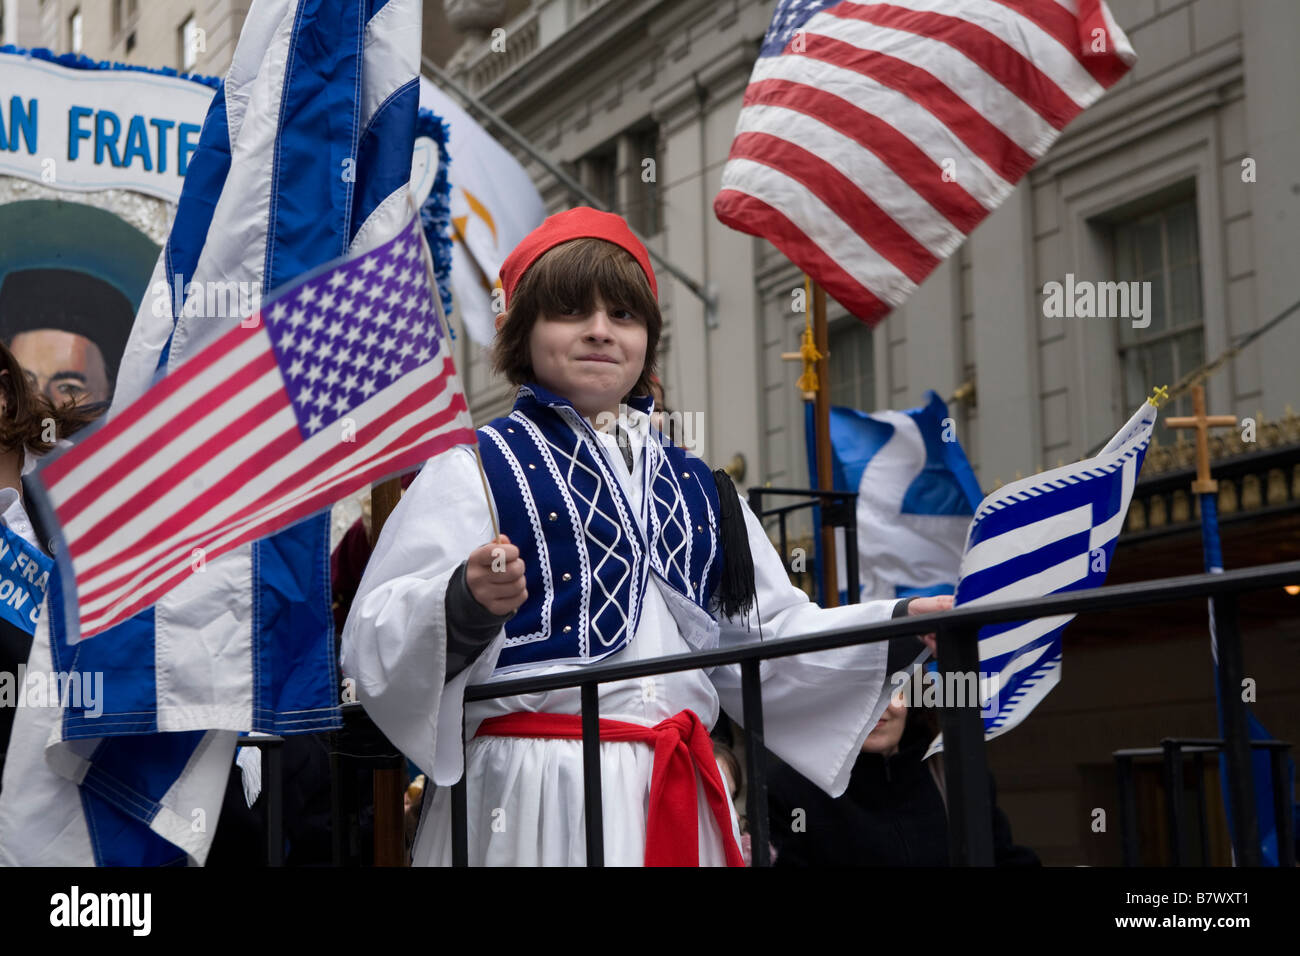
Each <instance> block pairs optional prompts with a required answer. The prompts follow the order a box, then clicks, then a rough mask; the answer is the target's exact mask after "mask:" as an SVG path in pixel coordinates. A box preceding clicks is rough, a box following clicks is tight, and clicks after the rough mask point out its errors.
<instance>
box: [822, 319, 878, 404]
mask: <svg viewBox="0 0 1300 956" xmlns="http://www.w3.org/2000/svg"><path fill="white" fill-rule="evenodd" d="M827 344H828V347H829V349H830V355H829V356H827V360H826V361H827V365H828V368H829V372H830V377H831V382H830V385H831V404H832V405H843V406H845V407H847V408H856V409H857V410H858V411H862V412H870V411H874V410H875V407H876V361H875V352H874V351H873V349H872V335H871V330H870V329H869V328H867V327H866V325H864V324H863V323H861V322H859V321H858V320H857V319H855V318H853V317H852V316H850V317H849V318H847V319H844V320H842V321H839V322H836V323H835V324H833V325H832V326H831V327H830V329H828V330H827Z"/></svg>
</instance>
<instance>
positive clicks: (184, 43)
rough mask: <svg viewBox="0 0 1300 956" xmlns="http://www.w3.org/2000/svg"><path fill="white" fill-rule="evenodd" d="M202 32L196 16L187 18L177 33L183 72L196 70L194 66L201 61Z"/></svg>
mask: <svg viewBox="0 0 1300 956" xmlns="http://www.w3.org/2000/svg"><path fill="white" fill-rule="evenodd" d="M201 33H202V31H200V30H199V25H198V23H196V22H195V20H194V14H190V15H189V16H188V17H186V18H185V22H184V23H182V24H181V26H180V29H179V30H178V31H177V33H176V36H177V41H178V42H179V43H180V46H181V50H180V54H181V55H180V63H181V70H182V71H185V72H189V71H190V70H192V69H194V64H195V63H197V62H198V61H199V49H200V47H201V46H202V39H201Z"/></svg>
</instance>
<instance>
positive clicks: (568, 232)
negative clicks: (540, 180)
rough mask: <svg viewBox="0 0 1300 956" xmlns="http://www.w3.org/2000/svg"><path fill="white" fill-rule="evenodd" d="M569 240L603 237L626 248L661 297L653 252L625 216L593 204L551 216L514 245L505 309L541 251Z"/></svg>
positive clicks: (505, 273)
mask: <svg viewBox="0 0 1300 956" xmlns="http://www.w3.org/2000/svg"><path fill="white" fill-rule="evenodd" d="M570 239H604V240H605V241H606V242H612V243H614V245H616V246H619V247H621V248H623V249H626V250H627V251H628V252H629V253H630V254H631V256H632V258H633V259H635V260H636V261H637V264H638V265H640V266H641V271H642V272H644V273H645V277H646V278H647V279H649V280H650V292H651V294H652V295H654V297H655V298H656V299H657V298H659V286H658V284H657V283H656V282H655V271H654V269H652V268H650V254H649V253H648V252H646V248H645V246H644V245H642V244H641V240H640V239H638V238H637V237H636V236H634V235H633V234H632V230H631V229H629V228H628V226H627V223H626V222H625V221H624V220H623V217H622V216H616V215H614V214H613V213H610V212H601V211H600V210H599V209H592V208H591V207H590V206H578V207H577V208H576V209H569V210H567V211H565V212H557V213H556V214H555V215H554V216H549V217H547V219H546V220H545V221H544V222H543V223H542V224H541V225H540V226H538V227H537V228H536V229H534V230H533V231H532V232H530V233H529V234H528V235H527V236H525V237H524V240H523V242H521V243H519V245H517V246H515V249H514V252H512V253H510V255H508V256H506V261H505V262H503V263H501V287H502V289H504V290H505V294H506V303H505V304H506V308H510V297H511V296H512V295H514V291H515V286H517V285H518V284H519V280H520V279H521V278H523V275H524V273H525V272H527V271H528V267H529V266H531V265H532V264H533V263H534V262H536V261H537V260H538V258H539V257H540V256H541V255H542V253H544V252H546V251H548V250H550V249H554V248H555V247H556V246H558V245H559V244H560V243H562V242H568V241H569V240H570Z"/></svg>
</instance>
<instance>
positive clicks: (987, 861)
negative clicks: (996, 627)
mask: <svg viewBox="0 0 1300 956" xmlns="http://www.w3.org/2000/svg"><path fill="white" fill-rule="evenodd" d="M939 672H940V676H941V678H943V680H944V688H945V693H944V695H943V696H944V702H943V708H942V709H941V710H940V711H939V721H940V724H941V725H942V727H943V747H944V750H945V752H946V755H945V757H944V772H945V776H946V778H947V789H948V852H949V858H950V860H951V861H952V865H953V866H992V865H993V863H994V860H993V807H992V804H991V802H990V800H989V768H988V760H987V755H986V754H985V751H984V720H983V718H982V717H981V715H980V710H981V707H980V702H979V701H978V700H976V701H974V702H971V701H954V700H952V699H951V697H952V696H953V695H952V694H950V693H947V689H948V688H952V687H955V686H959V685H965V684H966V683H967V682H965V681H962V680H961V679H960V675H961V674H963V673H972V674H975V675H976V677H977V678H978V675H979V630H978V628H975V627H970V626H968V627H963V628H954V629H952V630H950V631H949V630H945V629H944V628H940V629H939ZM949 674H952V675H954V679H951V680H950V679H949V678H948V675H949ZM977 686H978V680H977ZM958 704H965V706H957V705H958Z"/></svg>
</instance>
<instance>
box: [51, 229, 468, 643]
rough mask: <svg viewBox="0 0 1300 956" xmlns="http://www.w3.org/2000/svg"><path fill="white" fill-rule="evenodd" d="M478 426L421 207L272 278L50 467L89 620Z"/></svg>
mask: <svg viewBox="0 0 1300 956" xmlns="http://www.w3.org/2000/svg"><path fill="white" fill-rule="evenodd" d="M473 440H474V432H473V428H472V425H471V422H470V418H469V412H468V409H467V407H466V404H465V399H464V396H463V395H462V394H461V391H460V387H459V384H458V380H457V377H456V373H455V368H454V366H453V364H452V359H451V356H450V355H449V353H448V349H447V347H446V345H445V344H444V338H443V335H442V332H441V327H440V324H439V322H438V319H437V316H436V315H435V312H434V305H433V298H432V289H431V282H430V278H429V274H428V272H427V270H426V266H425V259H424V254H423V249H422V239H421V237H420V235H419V223H418V220H416V219H414V218H412V220H411V221H410V222H408V223H407V225H406V226H405V227H404V228H403V229H402V230H401V232H400V233H399V234H398V235H397V236H396V237H395V238H394V239H392V240H390V241H388V242H386V243H384V244H383V245H381V246H379V247H377V248H375V249H373V250H371V251H370V252H367V253H366V254H364V255H361V256H354V257H352V258H347V259H344V260H342V261H339V262H337V263H335V264H332V265H330V266H327V267H325V268H323V269H322V270H320V271H318V272H316V273H315V274H314V275H312V276H311V277H310V278H308V279H307V280H306V281H304V282H301V283H300V284H297V285H295V286H294V287H292V288H290V289H288V290H287V291H284V292H283V293H281V294H278V295H276V296H275V297H274V298H273V299H271V300H269V301H268V302H267V303H266V304H265V305H264V306H263V308H262V311H261V313H260V315H259V316H255V317H254V320H253V321H250V322H247V323H244V324H242V325H240V326H237V327H235V328H232V329H230V330H229V331H228V332H226V333H225V334H224V335H223V336H221V337H220V338H219V339H218V340H217V341H215V342H213V343H212V344H211V345H209V346H208V347H207V348H205V349H204V350H202V351H201V352H199V353H198V354H197V355H195V356H194V357H193V358H192V359H191V360H189V361H188V362H186V363H185V364H184V365H182V366H180V367H179V368H177V369H176V370H175V371H173V372H172V373H171V374H170V375H168V376H167V377H165V378H164V379H163V380H162V381H160V382H159V383H158V384H157V385H155V386H154V387H153V388H152V389H150V390H149V391H148V392H146V393H145V394H144V395H143V396H142V397H141V398H140V400H138V401H137V402H136V403H135V404H134V405H132V406H130V407H129V408H127V409H125V410H124V411H123V412H122V413H121V414H120V415H118V416H116V417H115V418H113V419H112V420H111V421H109V422H108V424H107V425H105V426H104V427H103V428H102V429H100V430H99V431H97V432H96V433H95V434H94V435H92V436H91V437H90V438H88V439H87V440H86V441H84V442H83V443H82V444H81V445H79V446H78V447H76V448H75V449H73V450H71V451H70V452H69V453H68V454H66V455H64V456H63V457H62V458H61V459H59V460H58V461H56V462H54V463H52V464H51V465H50V466H49V467H48V468H47V469H46V471H45V472H44V480H45V484H46V488H47V490H48V492H49V495H50V499H51V501H52V503H53V505H54V508H55V512H56V514H57V516H58V518H59V522H60V525H61V526H62V529H63V535H64V539H65V542H66V547H67V551H68V556H69V558H70V560H71V562H72V566H73V568H74V570H75V573H76V578H77V591H78V598H79V603H80V615H81V628H80V632H81V635H82V637H83V638H84V637H90V636H93V635H95V634H98V633H99V632H101V631H103V630H105V629H106V628H109V627H112V626H113V625H115V624H117V623H119V622H121V621H123V620H125V619H126V618H128V617H130V616H131V615H132V614H134V613H135V612H137V611H139V610H141V609H142V608H145V607H148V606H150V605H151V604H153V603H154V602H156V601H157V600H158V599H159V598H160V597H161V596H162V595H163V594H165V593H167V592H168V591H170V590H172V589H173V588H174V587H176V586H177V585H178V584H179V583H180V582H182V581H184V580H186V579H187V578H189V577H190V576H191V575H193V574H195V573H198V572H200V571H201V570H202V568H203V566H204V564H205V563H206V562H207V561H209V560H212V559H213V558H216V557H218V556H219V555H221V554H224V553H226V552H228V551H230V550H231V549H233V548H236V547H238V546H239V545H241V544H243V543H245V542H247V541H251V540H253V539H256V538H260V537H263V536H265V535H268V534H271V533H272V532H274V531H276V530H278V529H280V528H283V527H286V526H288V525H290V524H292V523H293V522H295V521H297V520H299V519H302V518H305V517H307V516H308V515H311V514H314V513H315V512H318V511H320V510H321V509H322V508H326V507H328V506H329V505H330V504H331V503H332V502H333V501H335V500H336V499H338V498H341V497H343V496H345V495H347V494H349V493H351V492H353V491H355V490H357V489H358V488H361V487H364V486H365V485H366V484H368V483H369V482H371V481H372V480H375V479H378V478H381V477H383V476H385V475H389V474H392V473H394V472H397V471H400V470H402V469H404V468H407V467H409V466H411V465H414V464H416V463H418V462H421V461H424V460H425V459H428V458H430V457H432V456H434V455H436V454H438V453H440V452H442V451H444V450H446V449H447V448H450V447H452V446H453V445H456V444H460V443H462V442H472V441H473Z"/></svg>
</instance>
